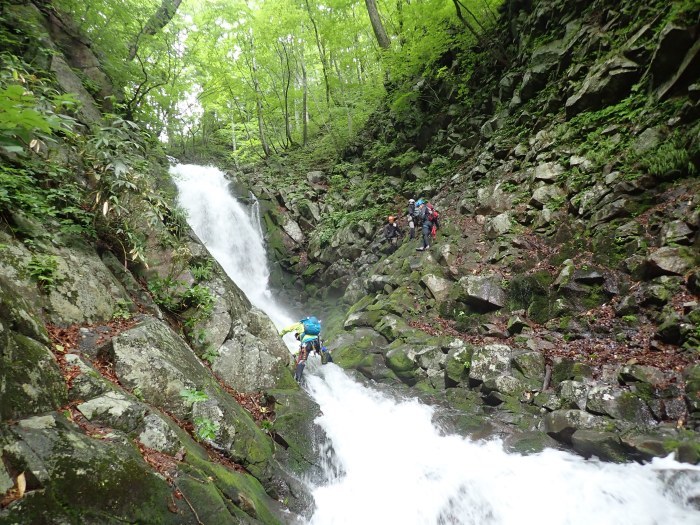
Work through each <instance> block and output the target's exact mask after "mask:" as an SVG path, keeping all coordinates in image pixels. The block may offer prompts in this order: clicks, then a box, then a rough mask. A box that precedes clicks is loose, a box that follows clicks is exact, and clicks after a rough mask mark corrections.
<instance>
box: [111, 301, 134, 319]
mask: <svg viewBox="0 0 700 525" xmlns="http://www.w3.org/2000/svg"><path fill="white" fill-rule="evenodd" d="M112 319H123V320H127V319H131V311H130V310H129V302H128V301H125V300H124V299H118V300H117V307H116V308H115V309H114V313H113V314H112Z"/></svg>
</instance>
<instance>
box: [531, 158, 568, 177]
mask: <svg viewBox="0 0 700 525" xmlns="http://www.w3.org/2000/svg"><path fill="white" fill-rule="evenodd" d="M565 171H566V169H565V168H564V166H562V165H561V164H559V163H557V162H545V163H543V164H539V165H538V166H537V167H536V168H535V172H534V180H541V181H545V182H554V181H556V180H557V179H558V178H559V176H560V175H562V174H563V173H564V172H565Z"/></svg>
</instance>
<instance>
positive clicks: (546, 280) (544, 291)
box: [508, 271, 555, 323]
mask: <svg viewBox="0 0 700 525" xmlns="http://www.w3.org/2000/svg"><path fill="white" fill-rule="evenodd" d="M553 282H554V276H552V274H550V273H549V272H547V271H539V272H535V273H532V274H529V275H517V276H515V277H514V278H513V279H511V280H510V284H509V287H508V306H509V308H510V309H511V310H521V309H522V310H526V311H527V314H528V316H529V317H530V318H531V319H533V320H534V321H536V322H538V323H545V322H546V321H547V320H549V319H551V318H552V317H553V316H554V315H555V313H554V308H553V307H552V303H553V297H552V294H551V285H552V283H553Z"/></svg>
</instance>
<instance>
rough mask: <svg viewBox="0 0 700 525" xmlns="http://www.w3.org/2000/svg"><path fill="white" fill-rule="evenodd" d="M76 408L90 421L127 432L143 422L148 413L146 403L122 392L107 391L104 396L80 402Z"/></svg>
mask: <svg viewBox="0 0 700 525" xmlns="http://www.w3.org/2000/svg"><path fill="white" fill-rule="evenodd" d="M76 408H77V409H78V410H79V411H80V413H81V414H83V415H84V416H85V418H86V419H87V420H88V421H93V422H98V423H100V424H103V425H106V426H108V427H111V428H117V429H119V430H122V431H124V432H127V433H128V432H132V431H134V430H135V429H136V427H138V426H139V425H140V424H141V422H142V421H143V417H144V415H145V413H146V407H145V406H144V405H142V404H141V403H137V402H134V401H133V400H131V399H129V398H127V396H126V395H124V394H123V393H121V392H107V393H105V394H104V395H103V396H100V397H96V398H94V399H90V400H89V401H86V402H84V403H79V404H78V405H77V406H76Z"/></svg>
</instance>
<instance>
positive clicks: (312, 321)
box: [280, 316, 333, 383]
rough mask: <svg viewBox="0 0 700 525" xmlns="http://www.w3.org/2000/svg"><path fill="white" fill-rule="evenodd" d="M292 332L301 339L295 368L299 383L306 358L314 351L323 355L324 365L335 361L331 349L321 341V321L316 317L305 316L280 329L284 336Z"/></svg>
mask: <svg viewBox="0 0 700 525" xmlns="http://www.w3.org/2000/svg"><path fill="white" fill-rule="evenodd" d="M290 332H294V337H295V338H296V339H297V341H299V349H298V351H297V354H296V356H297V358H296V368H295V369H294V379H296V381H297V383H299V382H301V376H302V374H303V373H304V367H305V366H306V360H307V359H308V358H309V356H310V355H311V354H312V352H315V353H316V355H318V356H321V364H323V365H325V364H326V363H332V362H333V358H332V357H331V353H330V350H328V348H326V347H325V346H323V344H322V342H321V321H319V320H318V319H317V318H316V317H314V316H309V317H304V318H303V319H302V320H301V321H299V322H298V323H293V324H290V325H289V326H287V327H285V328H283V329H282V330H281V331H280V335H281V336H283V335H285V334H288V333H290Z"/></svg>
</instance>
